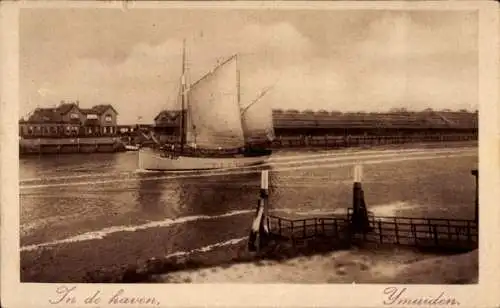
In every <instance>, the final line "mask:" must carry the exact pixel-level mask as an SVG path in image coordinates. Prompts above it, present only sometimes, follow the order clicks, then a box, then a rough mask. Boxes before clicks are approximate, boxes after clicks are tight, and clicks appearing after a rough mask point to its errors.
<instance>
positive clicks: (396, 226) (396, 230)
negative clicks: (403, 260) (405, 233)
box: [394, 217, 399, 245]
mask: <svg viewBox="0 0 500 308" xmlns="http://www.w3.org/2000/svg"><path fill="white" fill-rule="evenodd" d="M394 231H395V232H396V243H397V244H398V245H399V230H398V221H397V220H396V217H394Z"/></svg>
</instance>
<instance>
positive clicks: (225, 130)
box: [186, 56, 245, 149]
mask: <svg viewBox="0 0 500 308" xmlns="http://www.w3.org/2000/svg"><path fill="white" fill-rule="evenodd" d="M237 74H238V68H237V60H236V56H233V57H231V58H230V59H228V60H227V61H225V62H223V63H222V64H220V65H219V66H217V67H216V68H215V69H214V70H212V71H211V72H209V73H208V74H207V75H205V76H204V77H202V78H201V79H199V80H198V81H197V82H195V83H194V84H192V85H191V87H190V88H189V89H188V90H187V108H188V110H187V111H188V112H187V123H186V143H187V144H188V145H190V146H195V145H196V147H197V148H205V149H218V148H222V149H224V148H226V149H227V148H240V147H243V146H244V145H245V138H244V132H243V127H242V120H241V110H240V107H239V102H238V91H239V89H238V75H237Z"/></svg>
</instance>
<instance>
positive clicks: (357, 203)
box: [351, 165, 370, 233]
mask: <svg viewBox="0 0 500 308" xmlns="http://www.w3.org/2000/svg"><path fill="white" fill-rule="evenodd" d="M362 171H363V169H362V167H361V165H356V166H354V184H353V190H352V216H351V226H352V228H353V231H354V232H355V233H356V232H366V231H368V228H369V226H370V222H369V221H368V212H367V210H366V203H365V198H364V192H363V188H362V187H361V178H362Z"/></svg>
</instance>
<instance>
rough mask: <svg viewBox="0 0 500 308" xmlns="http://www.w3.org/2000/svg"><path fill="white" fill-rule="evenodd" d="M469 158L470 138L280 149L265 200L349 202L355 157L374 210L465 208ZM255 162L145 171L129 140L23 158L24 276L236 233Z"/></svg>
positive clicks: (331, 208) (470, 212)
mask: <svg viewBox="0 0 500 308" xmlns="http://www.w3.org/2000/svg"><path fill="white" fill-rule="evenodd" d="M477 161H478V157H477V147H474V146H467V145H462V146H460V145H459V146H454V147H446V148H436V147H434V148H431V149H429V148H427V149H426V148H418V147H415V148H411V149H404V148H400V149H398V148H394V149H371V150H337V151H322V152H306V151H295V152H292V151H281V152H277V153H274V154H273V156H272V158H271V160H270V162H269V166H265V168H269V169H270V205H271V207H270V210H271V212H280V213H282V214H285V215H323V214H325V215H326V214H329V213H342V212H345V210H346V208H347V207H349V206H351V202H352V195H351V194H352V179H353V166H354V165H357V164H361V165H363V180H362V182H363V188H364V191H365V198H366V201H367V206H368V209H369V210H370V211H373V212H374V213H375V214H376V215H388V216H390V215H403V216H410V217H429V218H456V219H473V217H474V197H475V179H474V177H473V176H472V175H471V173H470V171H471V169H474V168H477ZM259 168H264V167H259ZM259 168H257V167H251V168H243V169H238V170H223V171H210V172H176V173H159V172H147V171H144V170H137V152H125V153H109V154H107V153H101V154H98V153H96V154H90V155H89V154H67V155H58V156H40V157H26V158H22V159H20V184H19V185H20V246H21V279H22V281H36V282H62V281H67V282H79V281H82V279H83V278H82V277H83V276H84V275H85V273H86V272H89V271H92V270H95V269H97V268H103V267H112V266H125V265H127V264H135V263H137V262H139V261H141V260H146V259H149V258H151V257H162V256H167V255H172V254H176V253H183V252H189V251H194V250H197V251H208V250H210V249H211V247H217V246H219V247H220V246H228V247H230V246H231V245H233V244H235V243H238V242H241V241H244V240H245V238H246V236H248V234H249V230H250V226H251V223H252V219H253V217H254V214H255V208H256V204H257V198H258V193H259V182H260V174H259Z"/></svg>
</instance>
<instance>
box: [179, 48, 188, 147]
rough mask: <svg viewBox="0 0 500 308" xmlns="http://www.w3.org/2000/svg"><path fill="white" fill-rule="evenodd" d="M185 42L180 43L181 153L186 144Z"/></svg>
mask: <svg viewBox="0 0 500 308" xmlns="http://www.w3.org/2000/svg"><path fill="white" fill-rule="evenodd" d="M186 113H187V110H186V40H185V39H184V40H183V42H182V76H181V123H180V133H181V153H182V152H183V151H184V144H185V143H186Z"/></svg>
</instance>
